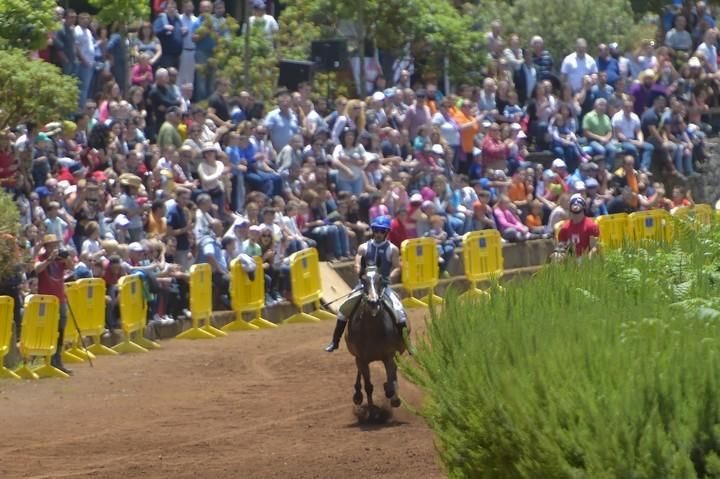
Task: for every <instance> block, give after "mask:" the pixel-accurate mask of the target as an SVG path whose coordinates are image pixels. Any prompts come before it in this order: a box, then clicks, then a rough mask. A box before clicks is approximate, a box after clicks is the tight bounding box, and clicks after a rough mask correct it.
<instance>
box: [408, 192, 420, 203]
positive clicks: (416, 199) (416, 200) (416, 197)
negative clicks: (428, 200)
mask: <svg viewBox="0 0 720 479" xmlns="http://www.w3.org/2000/svg"><path fill="white" fill-rule="evenodd" d="M422 200H423V197H422V195H421V194H420V193H415V194H414V195H412V196H411V197H410V203H422Z"/></svg>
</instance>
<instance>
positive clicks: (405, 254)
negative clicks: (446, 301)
mask: <svg viewBox="0 0 720 479" xmlns="http://www.w3.org/2000/svg"><path fill="white" fill-rule="evenodd" d="M400 255H401V258H402V259H401V261H402V284H403V287H404V288H405V289H406V290H407V292H408V297H406V298H404V299H403V300H402V302H403V305H405V307H406V308H427V307H428V306H429V305H430V304H431V303H438V304H442V298H441V297H440V296H438V295H436V294H435V286H437V284H438V279H439V276H440V263H439V262H438V260H439V257H438V250H437V244H436V243H435V240H434V239H432V238H414V239H409V240H405V241H403V242H402V245H401V248H400ZM422 289H427V290H429V291H428V294H427V295H426V296H424V297H422V298H416V297H415V296H414V294H415V291H418V290H422Z"/></svg>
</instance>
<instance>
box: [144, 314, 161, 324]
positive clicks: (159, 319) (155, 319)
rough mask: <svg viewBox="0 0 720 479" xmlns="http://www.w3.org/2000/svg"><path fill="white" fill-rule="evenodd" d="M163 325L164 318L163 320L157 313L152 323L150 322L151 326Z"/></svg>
mask: <svg viewBox="0 0 720 479" xmlns="http://www.w3.org/2000/svg"><path fill="white" fill-rule="evenodd" d="M161 324H163V318H161V317H160V315H159V314H157V313H156V314H155V316H153V318H152V319H151V320H150V321H148V325H149V326H160V325H161Z"/></svg>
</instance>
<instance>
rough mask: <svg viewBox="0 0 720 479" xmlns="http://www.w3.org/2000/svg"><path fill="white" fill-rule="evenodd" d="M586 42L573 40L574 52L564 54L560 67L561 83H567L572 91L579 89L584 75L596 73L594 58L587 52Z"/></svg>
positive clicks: (582, 39) (575, 91)
mask: <svg viewBox="0 0 720 479" xmlns="http://www.w3.org/2000/svg"><path fill="white" fill-rule="evenodd" d="M586 52H587V42H586V41H585V39H584V38H578V39H577V41H576V42H575V52H574V53H571V54H570V55H568V56H566V57H565V59H564V60H563V62H562V66H561V67H560V72H561V73H562V81H563V83H567V84H568V85H569V86H570V88H571V89H572V92H573V93H577V92H578V91H580V88H581V87H582V85H583V79H584V78H585V76H586V75H593V74H595V73H597V64H596V63H595V59H594V58H593V57H591V56H590V55H588V54H587V53H586Z"/></svg>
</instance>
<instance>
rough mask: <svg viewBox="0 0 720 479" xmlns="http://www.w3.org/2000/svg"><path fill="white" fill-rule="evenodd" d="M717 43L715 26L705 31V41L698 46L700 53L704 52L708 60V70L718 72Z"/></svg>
mask: <svg viewBox="0 0 720 479" xmlns="http://www.w3.org/2000/svg"><path fill="white" fill-rule="evenodd" d="M716 43H717V30H715V29H714V28H709V29H708V30H707V31H706V32H705V39H704V41H703V42H702V43H701V44H700V45H698V47H697V51H698V53H702V54H703V56H704V57H705V60H707V66H708V70H710V73H717V69H718V62H717V47H716V46H715V45H716Z"/></svg>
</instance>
